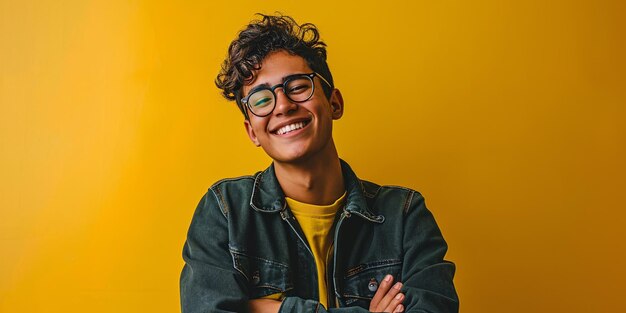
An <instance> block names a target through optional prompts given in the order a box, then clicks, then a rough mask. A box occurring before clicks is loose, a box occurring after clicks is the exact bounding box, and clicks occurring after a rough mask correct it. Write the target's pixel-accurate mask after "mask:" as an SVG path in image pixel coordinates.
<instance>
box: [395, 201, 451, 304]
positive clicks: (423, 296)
mask: <svg viewBox="0 0 626 313" xmlns="http://www.w3.org/2000/svg"><path fill="white" fill-rule="evenodd" d="M407 203H408V206H407V207H406V209H405V212H404V214H405V216H404V221H405V224H404V235H403V237H404V238H403V243H402V244H403V247H404V265H403V267H402V280H403V281H402V283H403V285H404V287H403V288H402V292H403V293H404V294H405V295H406V298H405V300H404V302H403V305H404V306H405V312H407V313H408V312H420V313H425V312H428V313H448V312H458V311H459V298H458V296H457V293H456V290H455V288H454V283H453V282H452V279H453V277H454V272H455V266H454V263H452V262H449V261H445V260H444V259H443V258H444V256H445V254H446V251H447V250H448V245H447V244H446V242H445V240H444V239H443V236H442V234H441V231H440V230H439V227H437V223H436V222H435V218H434V217H433V215H432V213H430V211H428V209H427V208H426V205H425V203H424V198H423V197H422V195H421V194H420V193H419V192H415V191H411V193H410V194H409V196H408V198H407Z"/></svg>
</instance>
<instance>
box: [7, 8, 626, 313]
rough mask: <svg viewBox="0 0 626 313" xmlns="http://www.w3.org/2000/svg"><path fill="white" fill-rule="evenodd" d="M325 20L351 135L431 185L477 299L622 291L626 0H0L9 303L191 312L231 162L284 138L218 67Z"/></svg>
mask: <svg viewBox="0 0 626 313" xmlns="http://www.w3.org/2000/svg"><path fill="white" fill-rule="evenodd" d="M276 10H279V11H282V12H284V13H286V14H289V15H293V16H294V17H295V18H296V20H297V21H299V22H313V23H315V24H317V26H318V27H319V28H320V29H321V32H322V37H323V39H324V40H325V41H326V42H327V43H328V45H329V48H328V51H329V64H330V66H331V69H332V70H333V73H334V76H335V81H336V85H337V87H338V88H340V89H341V90H342V92H343V95H344V98H345V102H346V114H345V116H344V118H343V119H341V120H340V121H338V122H337V123H336V124H335V125H336V128H335V138H336V141H337V144H338V147H339V152H340V155H341V156H342V157H343V158H344V159H346V160H347V161H349V162H350V163H351V165H352V166H353V168H354V169H355V170H356V171H357V173H358V174H359V175H360V176H361V177H362V178H366V179H370V180H373V181H376V182H379V183H384V184H396V185H406V186H409V187H412V188H415V189H417V190H420V191H421V192H422V193H423V194H424V195H425V197H426V201H427V204H428V206H429V208H430V209H431V210H432V211H433V212H434V214H435V216H436V218H437V220H438V222H439V224H440V226H441V228H442V230H443V232H444V235H445V237H446V239H447V240H448V243H449V245H450V251H449V259H451V260H452V261H454V262H456V264H457V266H458V271H457V276H456V279H455V281H456V285H457V288H458V292H459V295H460V298H461V311H462V312H467V313H474V312H475V313H478V312H494V313H495V312H511V313H515V312H520V313H521V312H570V313H575V312H624V311H626V302H624V300H623V297H624V294H626V293H625V292H626V287H625V285H624V282H625V281H626V267H625V266H626V262H625V261H624V259H625V257H626V252H625V251H626V244H625V239H626V230H625V228H626V227H625V225H626V205H624V203H625V202H624V201H625V199H624V194H625V191H626V190H625V189H626V188H625V187H626V179H625V177H626V166H625V161H624V160H626V126H625V124H626V123H625V122H626V75H625V73H626V61H625V57H624V56H626V40H625V38H626V22H625V21H626V14H625V12H626V7H625V5H624V2H623V1H619V0H607V1H601V0H600V1H591V0H589V1H535V0H531V1H495V0H494V1H484V0H479V1H359V2H356V1H355V2H342V1H325V0H320V1H309V2H302V1H297V2H295V1H222V2H218V1H173V0H172V1H105V0H102V1H95V0H92V1H84V0H80V1H79V0H76V1H52V0H50V1H46V0H41V1H17V0H0V104H1V106H0V149H1V152H0V177H1V182H2V183H1V185H0V187H1V188H0V210H1V211H0V253H1V257H0V312H176V311H178V310H179V296H178V278H179V273H180V270H181V267H182V265H183V262H182V259H181V249H182V245H183V242H184V239H185V235H186V231H187V227H188V225H189V222H190V220H191V216H192V213H193V210H194V209H195V206H196V204H197V202H198V200H199V199H200V197H201V196H202V194H203V193H204V191H205V190H206V189H207V188H208V187H209V186H210V184H211V183H213V182H214V181H216V180H218V179H220V178H223V177H227V176H238V175H243V174H250V173H254V172H255V171H257V170H260V169H263V168H265V167H266V166H267V165H268V164H269V159H268V158H267V157H266V156H264V154H263V152H262V150H261V149H257V148H255V147H254V146H253V145H252V144H251V143H250V142H249V141H248V139H247V137H246V135H245V133H244V131H243V124H242V117H241V116H240V114H239V112H238V111H237V109H236V108H235V107H234V106H233V104H232V103H227V102H226V101H225V100H223V99H222V98H221V97H220V95H219V92H218V90H217V88H216V87H215V86H214V84H213V79H214V77H215V75H216V74H217V72H218V70H219V66H220V63H221V61H222V60H223V58H224V56H225V54H226V49H227V46H228V43H229V42H230V40H232V39H233V38H234V37H235V35H236V33H237V31H238V30H240V29H241V28H242V27H243V25H244V24H246V23H247V22H248V21H249V20H250V19H252V18H253V13H255V12H265V13H271V12H274V11H276Z"/></svg>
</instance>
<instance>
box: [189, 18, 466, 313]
mask: <svg viewBox="0 0 626 313" xmlns="http://www.w3.org/2000/svg"><path fill="white" fill-rule="evenodd" d="M261 16H262V19H261V20H258V21H253V22H252V23H251V24H249V25H248V26H247V27H246V28H245V29H244V30H243V31H241V32H240V33H239V36H238V37H237V38H236V39H235V40H234V41H233V42H232V43H231V45H230V48H229V52H228V57H227V59H226V60H225V61H224V64H223V67H222V71H221V72H220V74H219V75H218V77H217V80H216V83H217V86H218V87H219V88H220V89H222V90H223V95H224V96H225V97H226V98H227V99H229V100H233V101H235V102H236V103H237V105H238V107H239V109H240V110H241V112H242V113H243V116H244V126H245V130H246V132H247V134H248V136H249V138H250V140H251V141H252V142H253V143H254V144H255V145H256V146H260V147H261V148H263V150H264V151H265V152H266V153H267V154H268V155H269V156H270V157H271V158H272V160H273V162H272V164H271V165H270V167H269V168H267V169H266V170H264V171H262V172H258V173H256V174H255V175H252V176H243V177H238V178H229V179H223V180H221V181H219V182H217V183H215V184H214V185H213V186H211V187H210V188H209V190H208V192H207V193H206V194H205V195H204V197H203V198H202V199H201V201H200V203H199V205H198V207H197V209H196V212H195V214H194V216H193V220H192V222H191V226H190V228H189V233H188V236H187V241H186V243H185V246H184V250H183V258H184V260H185V267H184V268H183V271H182V274H181V281H180V284H181V304H182V311H183V312H248V311H251V312H326V311H329V312H404V311H406V312H433V313H434V312H458V305H459V304H458V297H457V294H456V291H455V288H454V285H453V282H452V279H453V276H454V271H455V267H454V264H452V263H451V262H448V261H445V260H444V259H443V258H444V256H445V253H446V251H447V245H446V243H445V241H444V239H443V237H442V235H441V232H440V231H439V228H438V227H437V224H436V223H435V220H434V218H433V216H432V214H431V213H430V212H429V211H428V210H427V209H426V207H425V205H424V199H423V197H422V196H421V194H419V193H418V192H416V191H414V190H411V189H408V188H403V187H394V186H379V185H376V184H374V183H371V182H368V181H365V180H361V179H359V178H358V177H357V176H356V174H355V173H354V172H353V171H352V169H351V168H350V166H349V165H348V164H347V163H346V162H344V161H343V160H341V159H340V158H339V156H338V153H337V149H336V147H335V143H334V141H333V137H332V126H333V122H334V121H335V120H338V119H340V118H341V117H342V115H343V112H344V102H343V98H342V96H341V93H340V92H339V90H338V89H337V88H335V87H334V82H333V77H332V75H331V73H330V69H329V68H328V65H327V63H326V49H325V46H326V45H325V44H324V43H323V42H321V41H320V40H319V33H318V31H317V29H316V27H315V26H314V25H312V24H303V25H298V24H297V23H296V22H295V21H294V20H293V19H292V18H290V17H287V16H280V15H279V16H266V15H261Z"/></svg>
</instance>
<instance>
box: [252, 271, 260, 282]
mask: <svg viewBox="0 0 626 313" xmlns="http://www.w3.org/2000/svg"><path fill="white" fill-rule="evenodd" d="M259 282H261V275H259V272H258V271H256V272H254V273H253V274H252V284H254V285H256V284H258V283H259Z"/></svg>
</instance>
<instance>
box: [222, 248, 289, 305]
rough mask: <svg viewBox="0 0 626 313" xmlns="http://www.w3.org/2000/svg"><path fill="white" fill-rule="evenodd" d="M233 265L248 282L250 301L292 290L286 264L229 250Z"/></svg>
mask: <svg viewBox="0 0 626 313" xmlns="http://www.w3.org/2000/svg"><path fill="white" fill-rule="evenodd" d="M230 254H231V255H232V257H233V265H234V267H235V269H236V270H237V271H239V272H240V273H241V274H243V276H244V277H246V279H247V280H248V287H249V290H250V295H249V296H250V299H257V298H262V297H265V296H268V295H272V294H277V293H285V292H287V291H288V290H291V289H293V284H292V283H291V280H290V275H289V267H288V266H287V265H286V264H283V263H280V262H275V261H271V260H267V259H264V258H260V257H255V256H248V255H246V254H243V253H240V252H236V251H233V250H231V251H230Z"/></svg>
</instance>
